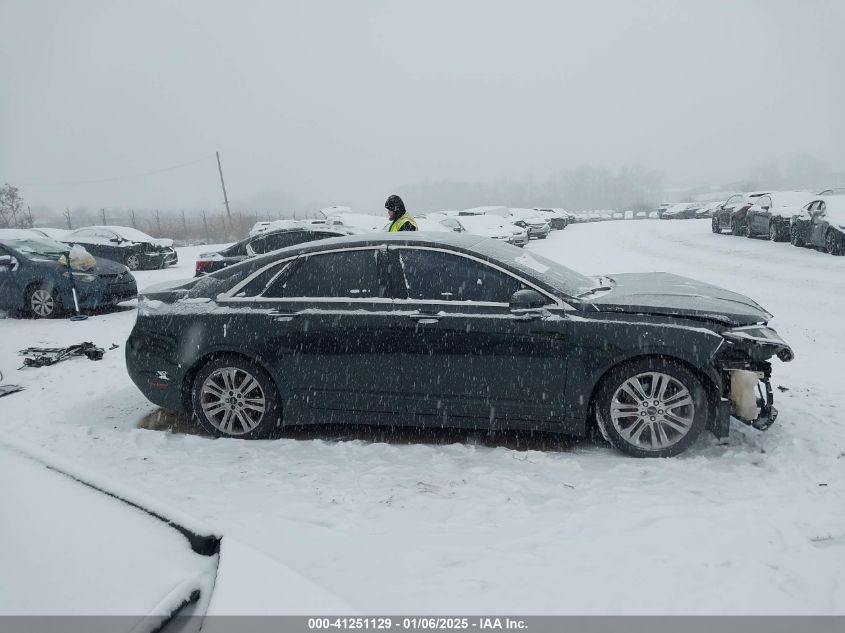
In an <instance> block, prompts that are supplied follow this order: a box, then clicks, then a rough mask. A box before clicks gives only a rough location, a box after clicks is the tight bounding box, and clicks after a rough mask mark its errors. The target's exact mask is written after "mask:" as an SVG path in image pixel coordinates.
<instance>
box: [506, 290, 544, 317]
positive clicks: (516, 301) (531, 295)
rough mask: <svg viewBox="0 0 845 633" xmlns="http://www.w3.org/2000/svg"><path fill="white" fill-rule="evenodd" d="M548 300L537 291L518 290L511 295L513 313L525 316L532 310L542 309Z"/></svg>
mask: <svg viewBox="0 0 845 633" xmlns="http://www.w3.org/2000/svg"><path fill="white" fill-rule="evenodd" d="M546 304H548V300H547V299H546V298H545V297H544V296H543V295H541V294H540V293H539V292H537V291H536V290H527V289H526V290H517V291H516V292H515V293H513V294H512V295H511V302H510V309H511V312H515V313H517V314H523V313H525V312H528V311H531V310H539V309H542V308H543V307H544V306H545V305H546Z"/></svg>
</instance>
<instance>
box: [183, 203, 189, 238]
mask: <svg viewBox="0 0 845 633" xmlns="http://www.w3.org/2000/svg"><path fill="white" fill-rule="evenodd" d="M182 237H183V238H184V239H188V222H187V221H186V220H185V209H182Z"/></svg>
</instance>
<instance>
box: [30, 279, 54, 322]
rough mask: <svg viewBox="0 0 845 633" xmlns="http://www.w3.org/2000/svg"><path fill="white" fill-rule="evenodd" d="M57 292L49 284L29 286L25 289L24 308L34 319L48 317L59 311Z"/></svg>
mask: <svg viewBox="0 0 845 633" xmlns="http://www.w3.org/2000/svg"><path fill="white" fill-rule="evenodd" d="M61 309H62V303H61V299H60V298H59V292H58V290H56V289H55V288H54V287H53V286H51V285H49V284H37V285H33V286H30V287H29V289H28V290H27V291H26V310H27V312H28V313H29V315H30V316H32V317H34V318H36V319H50V318H53V317H55V316H58V314H59V313H60V312H61Z"/></svg>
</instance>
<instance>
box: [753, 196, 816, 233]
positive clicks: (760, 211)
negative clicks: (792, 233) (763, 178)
mask: <svg viewBox="0 0 845 633" xmlns="http://www.w3.org/2000/svg"><path fill="white" fill-rule="evenodd" d="M812 199H813V195H812V194H810V193H807V192H805V191H773V192H771V193H767V194H763V195H762V196H758V197H757V198H755V200H754V204H752V205H751V206H750V207H749V208H748V211H747V212H746V214H745V219H746V224H747V226H748V229H747V231H746V233H745V234H746V236H748V237H759V236H763V237H767V238H768V239H770V240H771V241H773V242H786V241H787V240H788V239H789V227H790V220H791V218H792V216H794V215H795V214H796V213H798V212H799V211H800V209H801V207H803V206H804V205H805V204H807V203H808V202H809V201H810V200H812Z"/></svg>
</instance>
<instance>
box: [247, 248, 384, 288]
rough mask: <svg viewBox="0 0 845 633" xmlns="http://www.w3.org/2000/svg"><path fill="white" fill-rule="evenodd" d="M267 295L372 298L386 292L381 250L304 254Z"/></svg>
mask: <svg viewBox="0 0 845 633" xmlns="http://www.w3.org/2000/svg"><path fill="white" fill-rule="evenodd" d="M262 296H264V297H266V298H286V297H323V298H324V297H328V298H338V299H341V298H349V299H372V298H376V297H383V296H385V288H384V287H382V286H381V284H380V280H379V272H378V251H376V250H375V249H364V250H354V251H337V252H333V253H317V254H313V255H307V256H304V257H302V258H301V261H299V262H298V265H297V266H296V267H295V268H293V269H292V271H291V273H290V274H289V275H280V276H279V277H278V278H277V279H276V280H274V281H273V282H271V283H270V285H269V287H268V288H267V290H266V291H265V292H264V294H263V295H262Z"/></svg>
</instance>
